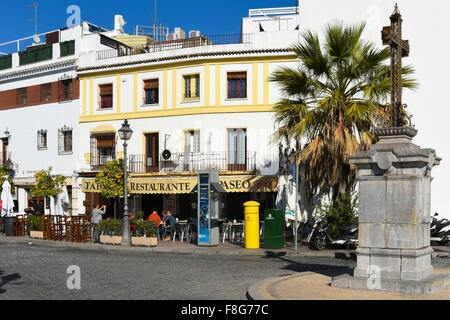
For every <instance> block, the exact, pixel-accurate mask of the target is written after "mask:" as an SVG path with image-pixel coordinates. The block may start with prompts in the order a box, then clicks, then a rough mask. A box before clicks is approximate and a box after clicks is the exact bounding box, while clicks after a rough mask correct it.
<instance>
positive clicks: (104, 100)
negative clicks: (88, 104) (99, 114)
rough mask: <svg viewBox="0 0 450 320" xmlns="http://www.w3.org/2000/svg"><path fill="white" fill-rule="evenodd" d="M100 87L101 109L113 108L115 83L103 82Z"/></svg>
mask: <svg viewBox="0 0 450 320" xmlns="http://www.w3.org/2000/svg"><path fill="white" fill-rule="evenodd" d="M99 89H100V109H111V108H112V107H113V85H112V84H102V85H100V86H99Z"/></svg>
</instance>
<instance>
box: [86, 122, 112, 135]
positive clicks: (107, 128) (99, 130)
mask: <svg viewBox="0 0 450 320" xmlns="http://www.w3.org/2000/svg"><path fill="white" fill-rule="evenodd" d="M116 132H117V129H116V128H115V127H114V126H112V125H110V124H103V125H101V126H98V127H96V128H95V129H94V130H92V131H91V134H102V133H116Z"/></svg>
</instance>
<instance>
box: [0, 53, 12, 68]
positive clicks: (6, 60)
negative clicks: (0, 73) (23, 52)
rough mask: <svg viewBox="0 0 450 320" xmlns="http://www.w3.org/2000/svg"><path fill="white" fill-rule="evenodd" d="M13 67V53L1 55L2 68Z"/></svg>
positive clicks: (0, 65)
mask: <svg viewBox="0 0 450 320" xmlns="http://www.w3.org/2000/svg"><path fill="white" fill-rule="evenodd" d="M10 68H12V55H11V54H8V55H6V56H0V70H5V69H10Z"/></svg>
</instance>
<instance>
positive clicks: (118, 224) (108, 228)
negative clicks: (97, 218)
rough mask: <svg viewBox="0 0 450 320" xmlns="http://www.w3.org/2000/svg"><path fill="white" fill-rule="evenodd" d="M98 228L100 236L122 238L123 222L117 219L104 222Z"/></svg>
mask: <svg viewBox="0 0 450 320" xmlns="http://www.w3.org/2000/svg"><path fill="white" fill-rule="evenodd" d="M97 228H98V231H99V232H100V234H103V235H105V236H111V237H114V236H116V237H121V236H122V220H117V219H107V220H102V221H101V222H100V225H99V226H98V227H97Z"/></svg>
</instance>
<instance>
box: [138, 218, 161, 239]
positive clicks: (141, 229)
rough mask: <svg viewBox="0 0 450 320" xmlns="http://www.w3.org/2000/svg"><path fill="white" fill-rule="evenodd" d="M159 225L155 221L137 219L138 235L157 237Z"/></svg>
mask: <svg viewBox="0 0 450 320" xmlns="http://www.w3.org/2000/svg"><path fill="white" fill-rule="evenodd" d="M156 232H157V227H156V223H155V221H137V222H136V237H146V238H154V237H156Z"/></svg>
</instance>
